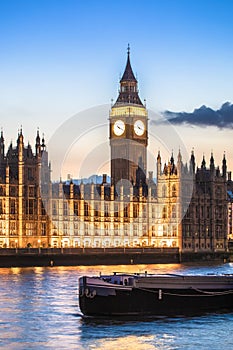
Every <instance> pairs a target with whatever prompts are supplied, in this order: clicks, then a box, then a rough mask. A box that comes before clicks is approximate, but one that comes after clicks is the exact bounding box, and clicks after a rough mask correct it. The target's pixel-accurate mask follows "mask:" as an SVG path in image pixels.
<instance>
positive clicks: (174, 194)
mask: <svg viewBox="0 0 233 350" xmlns="http://www.w3.org/2000/svg"><path fill="white" fill-rule="evenodd" d="M172 197H176V185H173V186H172Z"/></svg>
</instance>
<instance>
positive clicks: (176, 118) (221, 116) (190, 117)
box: [163, 102, 233, 128]
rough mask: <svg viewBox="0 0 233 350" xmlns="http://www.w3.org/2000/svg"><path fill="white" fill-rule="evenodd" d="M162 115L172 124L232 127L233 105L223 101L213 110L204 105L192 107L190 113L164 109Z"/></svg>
mask: <svg viewBox="0 0 233 350" xmlns="http://www.w3.org/2000/svg"><path fill="white" fill-rule="evenodd" d="M163 115H164V116H165V117H166V119H167V120H168V121H169V122H170V123H172V124H189V125H199V126H217V127H218V128H232V127H233V105H232V104H231V103H230V102H225V103H224V104H223V105H222V106H221V108H220V109H218V110H216V111H215V110H213V109H211V108H209V107H206V106H201V107H200V108H197V109H194V111H193V112H192V113H186V112H171V111H165V112H164V113H163Z"/></svg>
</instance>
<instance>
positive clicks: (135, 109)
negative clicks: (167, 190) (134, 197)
mask: <svg viewBox="0 0 233 350" xmlns="http://www.w3.org/2000/svg"><path fill="white" fill-rule="evenodd" d="M109 119H110V147H111V183H112V184H113V185H116V184H117V183H118V182H119V181H121V180H128V181H129V182H130V183H131V184H133V185H137V186H139V183H140V186H141V185H144V184H145V182H146V166H147V143H148V142H147V139H148V136H147V129H148V117H147V110H146V108H145V106H144V105H143V104H142V102H141V100H140V97H139V94H138V82H137V79H136V78H135V75H134V73H133V70H132V67H131V62H130V48H129V46H128V49H127V62H126V67H125V70H124V73H123V75H122V78H121V80H120V90H119V95H118V97H117V100H116V102H115V104H114V105H113V106H112V108H111V111H110V118H109ZM139 174H141V175H140V176H139Z"/></svg>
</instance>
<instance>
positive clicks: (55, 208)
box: [52, 201, 57, 215]
mask: <svg viewBox="0 0 233 350" xmlns="http://www.w3.org/2000/svg"><path fill="white" fill-rule="evenodd" d="M52 206H53V207H52V211H53V215H57V202H56V201H53V204H52Z"/></svg>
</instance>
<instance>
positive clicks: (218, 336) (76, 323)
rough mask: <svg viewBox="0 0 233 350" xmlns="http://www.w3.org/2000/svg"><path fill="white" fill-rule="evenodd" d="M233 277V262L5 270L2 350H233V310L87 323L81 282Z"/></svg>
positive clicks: (1, 275) (0, 303) (1, 273)
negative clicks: (127, 276) (118, 277)
mask: <svg viewBox="0 0 233 350" xmlns="http://www.w3.org/2000/svg"><path fill="white" fill-rule="evenodd" d="M113 271H118V272H126V271H127V272H144V271H147V272H148V273H174V272H175V273H184V274H191V273H194V274H208V273H216V274H222V273H224V274H231V273H233V264H231V263H229V264H220V265H217V264H215V265H212V266H202V265H195V266H190V265H180V264H177V265H174V264H172V265H171V264H165V265H130V266H88V267H86V266H79V267H50V268H41V267H33V268H2V269H0V291H1V293H0V347H1V349H79V350H89V349H90V350H92V349H95V350H112V349H113V350H131V349H133V350H157V349H158V350H171V349H172V350H173V349H176V350H178V349H185V350H194V349H195V350H199V349H208V348H211V349H213V350H218V349H221V350H222V349H232V348H233V332H232V329H233V311H232V313H216V314H208V315H202V316H198V317H197V316H195V317H176V318H162V319H144V320H137V319H134V320H132V319H131V320H97V319H89V320H87V319H83V318H82V317H81V314H80V309H79V306H78V299H77V294H78V278H79V277H80V276H81V275H84V274H91V275H93V274H99V273H100V272H101V273H103V274H105V273H112V272H113Z"/></svg>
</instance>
